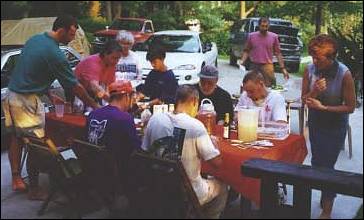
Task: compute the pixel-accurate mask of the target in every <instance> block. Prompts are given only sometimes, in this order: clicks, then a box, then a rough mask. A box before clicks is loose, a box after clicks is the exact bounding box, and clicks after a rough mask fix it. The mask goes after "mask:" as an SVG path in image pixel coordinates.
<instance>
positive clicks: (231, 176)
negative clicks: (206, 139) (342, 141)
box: [46, 113, 307, 205]
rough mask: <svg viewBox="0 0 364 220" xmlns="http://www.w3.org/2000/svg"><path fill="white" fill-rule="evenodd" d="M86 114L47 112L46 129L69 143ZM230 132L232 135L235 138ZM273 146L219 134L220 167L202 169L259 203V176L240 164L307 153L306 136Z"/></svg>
mask: <svg viewBox="0 0 364 220" xmlns="http://www.w3.org/2000/svg"><path fill="white" fill-rule="evenodd" d="M85 125H86V117H85V116H83V115H72V114H65V115H64V117H62V118H57V117H56V116H55V114H54V113H47V114H46V132H47V135H49V136H50V137H51V138H53V140H54V141H55V142H56V144H57V145H61V146H62V145H64V144H67V143H68V140H69V139H72V138H81V137H83V135H84V132H85V130H84V129H85ZM214 133H215V134H216V135H217V136H221V133H222V127H221V126H220V127H219V126H217V127H216V129H215V132H214ZM236 136H237V135H236V133H232V138H236ZM272 142H273V144H274V147H271V148H264V149H254V148H250V149H241V148H238V147H234V146H232V145H231V144H230V141H229V140H224V139H222V138H219V141H218V145H219V149H220V152H221V154H222V157H223V164H222V167H221V168H220V169H219V170H218V171H213V169H212V168H211V167H209V165H208V164H207V163H203V164H202V169H203V172H205V173H208V174H212V175H214V176H216V177H217V178H220V179H221V180H223V181H224V182H225V183H227V184H228V185H230V186H232V187H233V188H234V189H235V190H236V191H237V192H239V193H241V194H242V195H243V196H244V197H245V198H247V199H250V200H252V201H253V202H255V203H256V204H258V205H259V204H260V180H257V179H254V178H249V177H245V176H244V175H242V174H241V171H240V169H241V164H242V163H243V162H244V161H246V160H249V159H252V158H265V159H271V160H278V161H283V162H289V163H297V164H301V163H302V162H303V160H304V159H305V157H306V155H307V148H306V142H305V138H304V137H303V136H301V135H294V134H291V135H289V137H288V138H287V139H285V140H283V141H276V140H273V141H272Z"/></svg>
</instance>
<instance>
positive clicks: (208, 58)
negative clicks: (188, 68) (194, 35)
mask: <svg viewBox="0 0 364 220" xmlns="http://www.w3.org/2000/svg"><path fill="white" fill-rule="evenodd" d="M199 37H200V42H201V48H202V56H203V60H204V62H205V64H206V65H215V61H216V59H217V51H216V48H214V45H213V44H212V43H211V42H210V41H208V40H206V38H205V37H204V36H203V34H199Z"/></svg>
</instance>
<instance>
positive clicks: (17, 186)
mask: <svg viewBox="0 0 364 220" xmlns="http://www.w3.org/2000/svg"><path fill="white" fill-rule="evenodd" d="M12 188H13V191H17V192H24V191H26V190H27V186H26V185H25V183H24V181H23V179H22V178H21V177H20V176H14V177H13V181H12Z"/></svg>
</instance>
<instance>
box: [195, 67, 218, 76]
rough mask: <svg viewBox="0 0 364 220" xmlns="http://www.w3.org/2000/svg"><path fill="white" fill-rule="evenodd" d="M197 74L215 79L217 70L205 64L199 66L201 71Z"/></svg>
mask: <svg viewBox="0 0 364 220" xmlns="http://www.w3.org/2000/svg"><path fill="white" fill-rule="evenodd" d="M198 76H199V77H200V78H207V79H216V78H218V77H219V71H218V70H217V68H216V67H214V66H210V65H206V66H204V67H202V68H201V72H200V73H199V74H198Z"/></svg>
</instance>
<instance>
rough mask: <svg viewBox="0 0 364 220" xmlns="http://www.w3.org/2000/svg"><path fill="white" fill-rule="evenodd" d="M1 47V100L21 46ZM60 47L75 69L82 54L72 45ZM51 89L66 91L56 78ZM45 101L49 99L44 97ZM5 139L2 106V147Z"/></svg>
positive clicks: (6, 89)
mask: <svg viewBox="0 0 364 220" xmlns="http://www.w3.org/2000/svg"><path fill="white" fill-rule="evenodd" d="M3 49H4V48H3V47H2V49H1V100H3V99H4V98H5V96H6V94H7V91H8V83H9V80H10V77H11V73H12V71H13V69H14V67H15V64H16V60H17V59H18V57H19V56H20V53H21V48H15V49H5V50H3ZM60 49H61V50H62V51H63V52H64V53H65V54H66V57H67V59H68V61H69V63H70V65H71V67H72V69H74V68H75V67H76V65H77V64H78V63H79V62H80V60H81V55H80V54H79V53H78V52H76V51H75V50H74V49H72V48H71V47H67V46H60ZM51 89H52V90H53V91H54V92H55V93H56V94H58V95H60V96H64V91H63V88H62V86H61V85H60V83H59V82H58V80H55V81H54V82H53V84H52V85H51ZM42 100H43V101H44V102H47V101H48V100H47V99H44V98H42ZM4 141H5V117H4V112H3V109H2V108H1V149H3V147H4Z"/></svg>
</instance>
